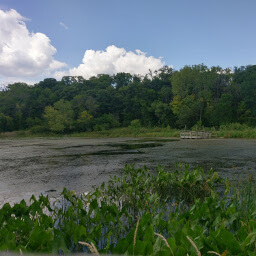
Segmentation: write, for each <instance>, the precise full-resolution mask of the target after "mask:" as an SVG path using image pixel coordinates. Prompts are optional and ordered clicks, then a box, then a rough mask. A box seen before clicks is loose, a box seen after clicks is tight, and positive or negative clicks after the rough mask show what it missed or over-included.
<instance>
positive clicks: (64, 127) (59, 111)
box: [44, 100, 74, 133]
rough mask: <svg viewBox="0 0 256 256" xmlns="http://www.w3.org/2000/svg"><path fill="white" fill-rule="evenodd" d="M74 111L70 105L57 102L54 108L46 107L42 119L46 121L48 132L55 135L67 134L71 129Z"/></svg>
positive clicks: (62, 101) (66, 102)
mask: <svg viewBox="0 0 256 256" xmlns="http://www.w3.org/2000/svg"><path fill="white" fill-rule="evenodd" d="M73 117H74V111H73V109H72V107H71V103H70V102H68V101H64V100H59V101H57V102H56V103H55V104H54V107H52V106H47V107H45V111H44V118H45V119H46V121H47V124H48V127H49V130H50V131H52V132H56V133H62V132H68V131H71V130H72V128H73V122H74V119H73Z"/></svg>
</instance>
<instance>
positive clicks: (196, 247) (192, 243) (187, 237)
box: [186, 236, 201, 256]
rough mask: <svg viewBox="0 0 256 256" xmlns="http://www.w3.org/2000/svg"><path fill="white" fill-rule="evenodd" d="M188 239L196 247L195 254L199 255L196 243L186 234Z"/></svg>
mask: <svg viewBox="0 0 256 256" xmlns="http://www.w3.org/2000/svg"><path fill="white" fill-rule="evenodd" d="M186 237H187V239H188V241H189V242H190V243H191V244H192V245H193V247H194V248H195V249H196V253H197V256H201V252H200V251H199V250H198V248H197V246H196V244H195V243H194V242H193V241H192V239H191V238H190V237H188V236H186Z"/></svg>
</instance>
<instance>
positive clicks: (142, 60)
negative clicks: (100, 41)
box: [55, 45, 164, 79]
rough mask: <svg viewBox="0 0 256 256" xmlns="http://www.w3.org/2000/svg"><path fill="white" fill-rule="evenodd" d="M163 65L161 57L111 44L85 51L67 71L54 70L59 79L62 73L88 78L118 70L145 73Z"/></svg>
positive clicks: (117, 71)
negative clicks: (101, 48) (103, 48)
mask: <svg viewBox="0 0 256 256" xmlns="http://www.w3.org/2000/svg"><path fill="white" fill-rule="evenodd" d="M163 65H164V62H163V61H162V60H161V58H155V57H152V56H149V57H147V56H146V53H144V52H142V51H140V50H136V51H135V52H132V51H126V50H125V49H124V48H118V47H116V46H114V45H111V46H108V47H107V48H106V50H105V51H94V50H87V51H85V54H84V57H83V60H82V64H80V65H79V66H78V67H75V68H72V69H70V70H69V71H59V72H55V77H56V78H58V79H60V78H61V77H63V76H64V75H70V76H83V77H84V78H86V79H88V78H90V77H91V76H96V75H98V74H110V75H112V74H116V73H119V72H126V73H131V74H141V75H145V74H147V73H148V72H149V69H150V70H152V71H155V70H157V69H159V68H161V67H162V66H163Z"/></svg>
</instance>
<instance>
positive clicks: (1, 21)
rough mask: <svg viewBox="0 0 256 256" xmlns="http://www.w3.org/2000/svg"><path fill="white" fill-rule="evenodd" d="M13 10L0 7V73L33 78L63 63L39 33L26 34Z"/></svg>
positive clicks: (21, 19) (44, 36)
mask: <svg viewBox="0 0 256 256" xmlns="http://www.w3.org/2000/svg"><path fill="white" fill-rule="evenodd" d="M25 21H27V19H26V18H24V17H22V16H21V15H20V14H19V13H18V12H17V11H16V10H13V9H12V10H9V11H2V10H0V76H3V77H8V78H10V77H35V76H37V75H39V74H42V73H44V72H45V73H47V72H51V71H54V70H57V69H60V68H63V67H65V66H66V64H65V63H62V62H59V61H57V60H55V59H54V58H53V55H54V54H55V53H56V51H57V50H56V49H55V48H54V47H53V46H52V45H51V41H50V39H49V38H48V37H47V36H46V35H45V34H43V33H30V32H29V31H28V29H27V27H26V24H25Z"/></svg>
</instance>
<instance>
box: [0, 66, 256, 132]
mask: <svg viewBox="0 0 256 256" xmlns="http://www.w3.org/2000/svg"><path fill="white" fill-rule="evenodd" d="M132 122H133V123H134V122H135V123H136V124H137V125H141V126H146V127H154V126H162V127H166V126H170V127H172V128H182V127H184V126H185V125H186V127H188V128H190V127H192V126H194V125H196V124H197V125H200V126H201V125H203V126H206V127H210V126H216V127H218V126H220V125H222V124H227V123H232V122H238V123H242V124H247V125H249V126H255V125H256V65H254V66H246V67H245V66H242V67H236V68H234V69H233V70H231V69H223V68H221V67H219V66H217V67H211V68H208V67H207V66H205V65H203V64H201V65H193V66H184V67H183V68H181V69H180V70H173V69H172V68H171V67H167V66H165V67H163V68H161V69H159V70H157V71H155V72H152V71H149V73H148V74H147V75H146V76H138V75H131V74H129V73H118V74H115V75H112V76H111V75H107V74H101V75H98V76H96V77H95V76H94V77H91V78H90V79H88V80H86V79H84V78H83V77H81V76H77V77H74V76H65V77H63V78H62V80H61V81H57V80H56V79H54V78H47V79H44V80H43V81H41V82H39V83H37V84H35V85H33V86H31V85H27V84H25V83H13V84H9V85H8V86H7V87H6V88H5V89H4V90H2V91H0V132H6V131H14V130H25V129H30V130H31V131H32V132H35V133H42V132H49V131H50V132H55V133H70V132H85V131H93V130H94V131H100V130H106V129H111V128H115V127H126V126H129V125H130V124H131V123H132Z"/></svg>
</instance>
